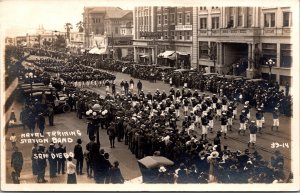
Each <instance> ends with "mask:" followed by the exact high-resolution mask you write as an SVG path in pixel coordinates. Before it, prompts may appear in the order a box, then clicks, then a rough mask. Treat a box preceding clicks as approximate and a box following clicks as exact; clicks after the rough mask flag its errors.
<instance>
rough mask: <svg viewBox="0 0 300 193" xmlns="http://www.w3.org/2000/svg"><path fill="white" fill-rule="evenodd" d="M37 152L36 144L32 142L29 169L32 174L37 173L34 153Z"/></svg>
mask: <svg viewBox="0 0 300 193" xmlns="http://www.w3.org/2000/svg"><path fill="white" fill-rule="evenodd" d="M37 153H38V144H37V143H34V144H33V147H32V148H31V169H32V174H33V175H37V170H38V168H37V159H35V155H37Z"/></svg>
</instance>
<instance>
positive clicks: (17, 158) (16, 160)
mask: <svg viewBox="0 0 300 193" xmlns="http://www.w3.org/2000/svg"><path fill="white" fill-rule="evenodd" d="M23 162H24V161H23V154H22V152H20V151H19V149H18V147H15V148H14V152H13V153H12V155H11V167H13V168H14V170H15V172H16V175H17V177H18V178H19V177H20V174H21V171H22V167H23Z"/></svg>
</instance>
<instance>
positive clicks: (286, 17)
mask: <svg viewBox="0 0 300 193" xmlns="http://www.w3.org/2000/svg"><path fill="white" fill-rule="evenodd" d="M290 17H291V13H290V12H283V27H290V26H291V24H290V20H291V19H290Z"/></svg>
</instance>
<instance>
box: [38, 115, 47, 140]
mask: <svg viewBox="0 0 300 193" xmlns="http://www.w3.org/2000/svg"><path fill="white" fill-rule="evenodd" d="M36 122H37V125H38V127H39V129H40V133H41V135H44V130H45V122H46V120H45V117H44V115H43V113H39V115H38V116H37V121H36Z"/></svg>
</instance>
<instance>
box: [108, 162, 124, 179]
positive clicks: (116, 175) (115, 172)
mask: <svg viewBox="0 0 300 193" xmlns="http://www.w3.org/2000/svg"><path fill="white" fill-rule="evenodd" d="M124 181H125V180H124V178H123V175H122V173H121V170H120V168H119V162H118V161H114V163H113V166H112V167H111V168H110V170H109V180H108V182H110V183H112V184H123V183H124Z"/></svg>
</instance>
